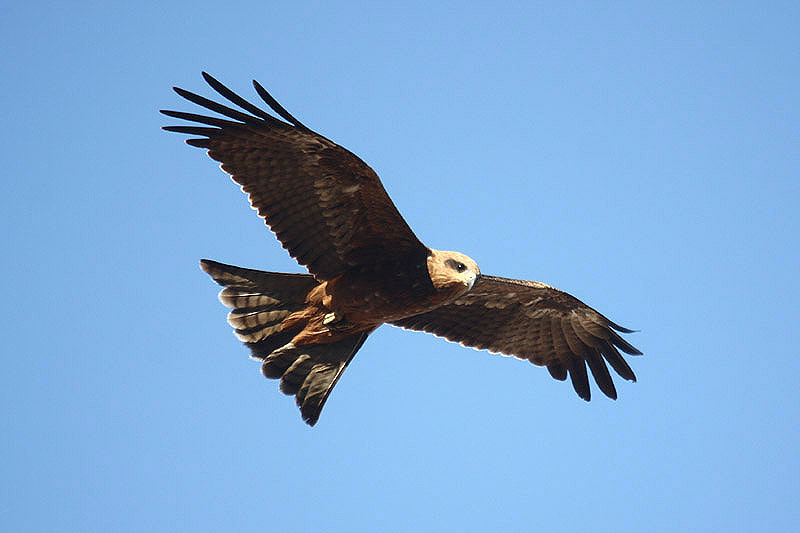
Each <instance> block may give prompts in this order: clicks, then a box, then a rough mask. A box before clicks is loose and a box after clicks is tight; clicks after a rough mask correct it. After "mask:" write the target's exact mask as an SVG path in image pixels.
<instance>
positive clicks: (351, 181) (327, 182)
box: [161, 72, 427, 280]
mask: <svg viewBox="0 0 800 533" xmlns="http://www.w3.org/2000/svg"><path fill="white" fill-rule="evenodd" d="M203 77H204V78H205V80H206V81H207V82H208V84H209V85H211V87H212V88H213V89H214V90H216V91H217V92H218V93H219V94H220V95H222V96H223V97H225V98H226V99H228V100H229V101H231V102H232V103H234V104H236V105H237V106H239V107H240V108H241V109H243V110H244V111H246V113H245V112H242V111H239V110H236V109H232V108H230V107H227V106H224V105H222V104H219V103H217V102H213V101H211V100H209V99H207V98H204V97H202V96H199V95H197V94H194V93H191V92H189V91H185V90H183V89H180V88H177V87H175V88H174V89H175V92H177V93H178V94H179V95H181V96H183V97H184V98H186V99H187V100H189V101H191V102H194V103H195V104H197V105H200V106H202V107H205V108H206V109H209V110H211V111H214V112H216V113H219V114H221V115H224V116H225V117H227V119H222V118H216V117H209V116H203V115H196V114H193V113H184V112H181V111H167V110H162V111H161V112H162V113H163V114H165V115H167V116H170V117H174V118H179V119H183V120H188V121H192V122H196V123H199V124H205V125H206V126H199V125H192V126H166V127H164V129H165V130H167V131H174V132H178V133H188V134H190V135H197V136H199V138H192V139H187V141H186V142H187V143H188V144H190V145H192V146H197V147H199V148H206V149H208V155H209V156H211V158H213V159H216V160H217V161H220V162H221V163H222V165H221V166H222V169H223V170H224V171H225V172H227V173H228V174H230V175H231V177H232V178H233V180H234V181H235V182H236V183H238V184H239V185H241V186H242V191H244V192H245V193H247V194H248V196H249V199H250V204H251V205H252V206H253V208H254V209H256V210H257V211H258V214H259V216H261V217H263V218H264V220H265V222H266V223H267V225H268V226H269V227H270V228H271V229H272V231H274V232H275V234H276V235H277V237H278V239H279V240H280V241H281V243H282V244H283V247H284V248H286V250H288V251H289V254H291V256H292V257H294V258H295V259H297V261H298V262H299V263H300V264H302V265H305V266H306V267H307V268H308V270H309V271H310V272H311V273H312V274H314V276H315V277H316V278H317V279H319V280H329V279H332V278H334V277H336V276H338V275H339V274H341V273H343V272H344V271H346V270H348V269H350V268H351V267H353V266H355V265H359V264H365V263H371V262H373V261H375V260H377V259H381V260H392V259H400V258H401V257H407V256H408V255H410V254H412V255H413V254H424V253H426V252H427V248H425V246H424V245H423V244H422V243H421V242H420V241H419V239H417V237H416V236H415V235H414V233H413V232H412V231H411V228H409V227H408V224H407V223H406V222H405V220H403V217H402V216H401V215H400V213H399V212H398V211H397V208H396V207H395V206H394V204H393V203H392V201H391V199H390V198H389V195H388V194H386V191H385V190H384V188H383V185H381V182H380V179H378V176H377V174H376V173H375V171H374V170H372V169H371V168H370V167H369V166H368V165H367V164H366V163H364V162H363V161H362V160H361V159H359V158H358V157H357V156H356V155H354V154H352V153H351V152H349V151H348V150H346V149H345V148H342V147H341V146H339V145H337V144H336V143H334V142H332V141H330V140H328V139H326V138H325V137H323V136H321V135H318V134H316V133H314V132H313V131H311V130H310V129H308V128H307V127H306V126H304V125H303V124H302V123H300V121H298V120H297V119H296V118H294V117H293V116H292V115H290V114H289V113H288V112H287V111H286V110H285V109H284V108H283V107H281V105H280V104H278V102H276V101H275V99H274V98H272V96H270V95H269V93H267V91H266V90H265V89H264V88H263V87H262V86H261V85H259V84H258V82H256V81H253V85H254V86H255V89H256V92H258V94H259V96H261V98H262V99H263V100H264V101H265V102H266V103H267V105H269V107H270V108H272V110H273V111H274V112H275V113H276V114H277V115H279V116H280V117H281V118H283V119H284V120H285V121H286V122H284V121H283V120H279V119H277V118H276V117H273V116H272V115H270V114H269V113H267V112H266V111H264V110H262V109H259V108H258V107H256V106H255V105H253V104H251V103H250V102H248V101H246V100H245V99H244V98H242V97H240V96H238V95H237V94H235V93H234V92H233V91H231V90H230V89H228V88H227V87H225V86H224V85H222V84H221V83H220V82H219V81H217V80H216V79H214V78H213V77H211V76H210V75H208V74H206V73H205V72H204V73H203ZM208 126H211V127H208Z"/></svg>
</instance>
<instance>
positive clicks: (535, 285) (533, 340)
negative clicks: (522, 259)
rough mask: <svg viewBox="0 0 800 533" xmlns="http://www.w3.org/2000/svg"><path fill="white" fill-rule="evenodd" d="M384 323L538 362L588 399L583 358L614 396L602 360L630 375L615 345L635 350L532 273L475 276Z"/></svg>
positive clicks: (575, 301) (605, 321)
mask: <svg viewBox="0 0 800 533" xmlns="http://www.w3.org/2000/svg"><path fill="white" fill-rule="evenodd" d="M392 324H394V325H395V326H399V327H401V328H405V329H412V330H418V331H425V332H427V333H433V334H434V335H436V336H439V337H444V338H445V339H447V340H450V341H453V342H458V343H460V344H462V345H464V346H471V347H473V348H477V349H486V350H489V351H490V352H495V353H501V354H504V355H510V356H514V357H517V358H520V359H527V360H529V361H531V362H532V363H533V364H535V365H539V366H546V367H547V369H548V370H549V371H550V375H551V376H552V377H553V378H555V379H557V380H560V381H563V380H565V379H566V378H567V375H569V377H570V380H571V381H572V386H573V388H574V389H575V392H577V393H578V395H579V396H580V397H581V398H583V399H584V400H587V401H588V400H589V399H591V391H590V390H589V379H588V374H587V370H586V365H587V364H588V366H589V370H590V371H591V373H592V376H593V377H594V380H595V382H596V383H597V385H598V387H599V388H600V390H601V391H602V392H603V394H605V395H606V396H608V397H609V398H613V399H616V397H617V391H616V389H615V387H614V382H613V380H612V379H611V374H610V373H609V371H608V367H607V366H606V362H608V363H609V364H610V365H611V367H612V368H613V369H614V370H615V371H616V372H617V374H619V375H620V376H622V377H623V378H625V379H627V380H630V381H636V376H635V375H634V373H633V371H632V370H631V368H630V366H628V364H627V363H626V362H625V360H624V359H623V358H622V356H621V355H620V353H619V351H618V349H619V350H622V351H623V352H625V353H627V354H630V355H641V352H640V351H639V350H637V349H636V348H634V347H633V346H631V345H630V344H629V343H628V342H626V341H625V340H623V339H622V338H621V337H620V336H619V335H618V334H617V333H616V332H615V331H614V330H619V331H623V332H625V331H629V330H626V329H625V328H622V327H621V326H618V325H617V324H615V323H613V322H611V321H610V320H608V319H607V318H606V317H604V316H603V315H601V314H600V313H598V312H597V311H595V310H594V309H592V308H591V307H589V306H588V305H586V304H584V303H583V302H581V301H580V300H578V299H577V298H575V297H574V296H571V295H569V294H567V293H565V292H562V291H559V290H557V289H554V288H553V287H550V286H549V285H546V284H544V283H540V282H538V281H526V280H517V279H508V278H500V277H495V276H481V277H480V279H479V280H478V281H477V282H476V283H475V286H474V287H473V288H472V290H471V291H470V292H468V293H467V294H465V295H464V296H462V297H460V298H458V299H456V300H455V301H454V302H452V303H449V304H446V305H443V306H441V307H438V308H436V309H434V310H433V311H429V312H427V313H422V314H420V315H416V316H412V317H408V318H404V319H402V320H397V321H395V322H392Z"/></svg>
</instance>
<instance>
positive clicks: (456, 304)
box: [161, 73, 641, 426]
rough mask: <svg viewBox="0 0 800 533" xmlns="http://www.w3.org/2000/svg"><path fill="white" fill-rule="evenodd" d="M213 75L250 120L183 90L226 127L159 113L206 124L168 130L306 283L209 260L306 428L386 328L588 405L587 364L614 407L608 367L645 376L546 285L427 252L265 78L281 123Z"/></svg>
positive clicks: (365, 178) (608, 331) (231, 318)
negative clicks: (520, 369)
mask: <svg viewBox="0 0 800 533" xmlns="http://www.w3.org/2000/svg"><path fill="white" fill-rule="evenodd" d="M203 77H204V78H205V80H206V81H207V82H208V83H209V85H211V87H212V88H213V89H214V90H216V91H217V92H218V93H219V94H220V95H222V96H223V97H224V98H226V99H227V100H229V101H230V102H232V103H233V104H235V105H237V106H239V107H240V108H241V109H243V110H244V111H246V113H245V112H242V111H239V110H236V109H232V108H230V107H227V106H225V105H222V104H219V103H217V102H214V101H211V100H208V99H207V98H204V97H202V96H199V95H197V94H194V93H191V92H189V91H185V90H183V89H179V88H177V87H175V88H174V89H175V91H176V92H177V93H178V94H179V95H180V96H182V97H184V98H186V99H187V100H190V101H191V102H194V103H195V104H198V105H200V106H202V107H204V108H206V109H209V110H211V111H214V112H216V113H219V114H220V115H223V116H225V117H227V118H225V119H222V118H215V117H209V116H204V115H196V114H192V113H184V112H180V111H163V110H162V111H161V112H162V113H164V114H165V115H168V116H170V117H174V118H179V119H184V120H188V121H192V122H195V123H199V124H204V125H205V126H197V125H192V126H167V127H165V128H164V129H165V130H168V131H174V132H178V133H188V134H190V135H196V136H199V138H192V139H188V140H187V141H186V142H187V143H188V144H190V145H192V146H196V147H199V148H205V149H207V150H208V155H209V156H211V158H213V159H215V160H217V161H220V162H221V163H222V165H221V166H222V169H223V170H224V171H225V172H227V173H228V174H230V175H231V176H232V178H233V180H234V181H235V182H236V183H238V184H239V185H241V188H242V191H244V192H245V193H247V195H248V197H249V199H250V204H251V205H252V207H253V208H254V209H256V210H257V211H258V214H259V216H261V217H262V218H263V219H264V221H265V222H266V224H267V225H268V226H269V227H270V228H271V229H272V231H273V232H275V235H276V236H277V237H278V240H280V241H281V243H283V247H284V248H286V250H288V252H289V253H290V254H291V256H292V257H294V258H295V259H297V261H298V262H299V263H300V264H301V265H304V266H305V267H306V268H308V271H309V272H310V274H284V273H276V272H263V271H260V270H250V269H245V268H239V267H235V266H231V265H224V264H222V263H217V262H215V261H209V260H202V261H201V262H200V265H201V267H202V269H203V270H204V271H206V272H207V273H208V274H209V275H211V277H213V278H214V280H215V281H216V282H217V283H219V284H220V285H222V286H224V287H225V288H224V289H223V290H222V292H221V293H220V300H221V301H222V303H223V304H225V305H226V306H228V307H230V308H231V309H232V311H231V312H230V314H229V315H228V322H229V323H230V324H231V326H233V327H234V328H235V333H236V336H237V337H238V338H239V339H240V340H242V341H243V342H244V343H245V344H246V345H247V347H248V348H250V350H251V352H252V357H254V358H255V359H258V360H259V361H262V366H261V370H262V372H263V374H264V375H265V376H266V377H268V378H280V379H281V382H280V389H281V391H283V392H284V393H286V394H290V395H295V396H296V400H297V405H298V406H299V407H300V412H301V414H302V416H303V420H305V421H306V422H307V423H308V424H310V425H312V426H313V425H314V424H315V423H316V422H317V420H318V419H319V415H320V412H321V411H322V407H323V405H324V404H325V400H326V399H327V398H328V396H329V395H330V393H331V390H332V389H333V387H334V386H335V385H336V382H337V381H338V379H339V377H340V376H341V375H342V373H343V372H344V370H345V368H346V367H347V365H348V363H349V362H350V360H351V359H352V358H353V356H354V355H355V353H356V352H357V351H358V349H359V348H360V347H361V345H362V344H363V343H364V341H365V340H366V338H367V336H368V335H369V334H370V333H371V332H373V331H375V329H376V328H377V327H378V326H380V325H381V324H384V323H389V324H393V325H395V326H400V327H402V328H407V329H413V330H420V331H427V332H429V333H433V334H434V335H437V336H440V337H444V338H446V339H448V340H450V341H454V342H459V343H461V344H462V345H465V346H472V347H474V348H478V349H487V350H489V351H490V352H499V353H502V354H505V355H513V356H515V357H518V358H521V359H527V360H529V361H531V362H532V363H533V364H535V365H540V366H546V367H547V369H548V370H549V371H550V374H551V375H552V376H553V377H554V378H555V379H557V380H561V381H563V380H565V379H566V378H567V375H569V377H570V378H571V380H572V385H573V387H574V388H575V391H576V392H577V393H578V395H579V396H580V397H581V398H583V399H584V400H587V401H588V400H589V399H590V392H589V379H588V375H587V372H586V365H587V364H588V366H589V370H591V372H592V375H593V376H594V379H595V381H596V382H597V385H598V386H599V387H600V390H601V391H603V393H604V394H605V395H606V396H608V397H610V398H616V397H617V392H616V389H615V388H614V383H613V381H612V379H611V375H610V373H609V371H608V368H607V367H606V362H608V363H609V364H610V365H611V367H612V368H613V369H614V370H615V371H616V372H617V373H618V374H619V375H620V376H622V377H623V378H625V379H627V380H630V381H636V377H635V376H634V373H633V371H632V370H631V368H630V367H629V366H628V364H627V363H626V362H625V360H624V359H623V358H622V356H621V355H620V353H619V351H618V350H617V348H619V349H620V350H622V351H623V352H625V353H627V354H631V355H639V354H641V352H640V351H639V350H637V349H636V348H634V347H633V346H632V345H630V344H629V343H628V342H627V341H625V340H624V339H623V338H622V337H620V336H619V335H618V334H617V331H618V332H622V333H631V330H628V329H625V328H623V327H621V326H619V325H617V324H615V323H614V322H612V321H610V320H609V319H607V318H606V317H604V316H603V315H601V314H600V313H598V312H597V311H595V310H594V309H592V308H591V307H589V306H587V305H586V304H584V303H583V302H581V301H580V300H578V299H577V298H574V297H573V296H570V295H569V294H567V293H565V292H561V291H559V290H556V289H554V288H553V287H550V286H549V285H545V284H544V283H540V282H538V281H522V280H516V279H506V278H500V277H495V276H487V275H482V274H481V273H480V271H479V270H478V265H477V264H476V263H475V261H473V260H472V259H470V258H469V257H467V256H465V255H463V254H460V253H457V252H443V251H439V250H433V249H431V248H428V247H427V246H425V245H424V244H422V242H420V240H419V239H417V237H416V236H415V235H414V233H413V232H412V231H411V228H409V227H408V224H406V221H405V220H403V217H402V216H401V215H400V213H399V212H398V211H397V208H396V207H395V206H394V204H393V203H392V201H391V199H390V198H389V196H388V195H387V194H386V191H385V190H384V188H383V186H382V185H381V182H380V180H379V179H378V176H377V174H376V173H375V171H373V170H372V169H371V168H370V167H369V166H367V164H366V163H364V162H363V161H361V159H359V158H358V157H357V156H355V155H354V154H352V153H351V152H349V151H348V150H346V149H345V148H342V147H341V146H339V145H337V144H336V143H334V142H332V141H330V140H329V139H326V138H325V137H323V136H321V135H319V134H317V133H314V132H313V131H311V130H310V129H309V128H307V127H306V126H304V125H303V124H302V123H301V122H300V121H299V120H297V119H296V118H294V117H293V116H292V115H291V114H289V113H288V112H287V111H286V110H285V109H284V108H283V107H282V106H281V105H280V104H278V102H277V101H275V99H274V98H273V97H272V96H270V94H269V93H268V92H267V91H266V90H265V89H264V88H263V87H262V86H261V85H260V84H259V83H258V82H256V81H253V85H254V86H255V89H256V92H257V93H258V94H259V96H261V98H262V99H263V100H264V102H266V103H267V105H269V107H270V108H271V109H272V110H273V111H274V112H275V113H276V114H277V115H278V116H280V117H281V118H282V119H283V120H279V119H278V118H276V117H274V116H272V115H270V114H269V113H267V112H266V111H264V110H262V109H260V108H258V107H256V106H255V105H253V104H251V103H250V102H248V101H246V100H244V99H243V98H242V97H240V96H238V95H237V94H235V93H233V92H232V91H231V90H230V89H228V88H227V87H225V86H224V85H222V84H221V83H220V82H219V81H217V80H216V79H214V78H213V77H211V76H209V75H208V74H206V73H203ZM615 330H616V331H615ZM604 359H605V360H604Z"/></svg>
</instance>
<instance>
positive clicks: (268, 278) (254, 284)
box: [200, 259, 373, 426]
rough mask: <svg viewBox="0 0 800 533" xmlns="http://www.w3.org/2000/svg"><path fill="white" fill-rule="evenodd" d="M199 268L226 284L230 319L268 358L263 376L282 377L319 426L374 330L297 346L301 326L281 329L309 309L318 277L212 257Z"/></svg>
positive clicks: (259, 355) (256, 354)
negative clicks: (336, 389)
mask: <svg viewBox="0 0 800 533" xmlns="http://www.w3.org/2000/svg"><path fill="white" fill-rule="evenodd" d="M200 267H201V268H202V269H203V270H204V271H205V272H206V273H208V274H209V275H210V276H211V277H212V278H214V281H216V282H217V283H219V284H220V285H222V286H223V287H225V288H224V289H223V290H222V292H220V295H219V299H220V301H221V302H222V303H223V304H224V305H226V306H227V307H230V308H231V311H230V313H229V314H228V323H230V325H231V326H232V327H233V328H234V333H235V334H236V336H237V337H238V338H239V339H240V340H241V341H242V342H244V343H245V345H246V346H247V347H248V348H250V350H251V352H252V355H251V356H252V357H253V358H254V359H258V360H260V361H263V364H262V366H261V372H262V374H264V376H265V377H267V378H271V379H277V378H280V379H281V382H280V390H281V391H282V392H283V393H285V394H288V395H294V396H295V399H296V402H297V405H298V407H300V414H301V415H302V417H303V420H305V421H306V423H308V424H309V425H311V426H313V425H314V424H316V423H317V420H319V416H320V413H321V412H322V407H323V406H324V405H325V401H326V400H327V399H328V396H330V394H331V391H332V390H333V387H334V386H335V385H336V383H337V382H338V381H339V378H340V377H341V375H342V373H343V372H344V371H345V369H346V368H347V365H348V364H349V363H350V361H351V360H352V359H353V356H354V355H355V354H356V352H357V351H358V349H359V348H361V345H363V344H364V341H365V340H366V338H367V336H368V335H369V334H370V333H371V332H372V331H373V330H368V331H362V332H359V333H355V334H353V335H351V336H349V337H345V338H344V339H342V340H339V341H338V342H332V343H326V344H310V345H302V346H295V345H294V343H292V342H291V341H292V339H293V338H294V336H295V335H296V334H297V333H299V331H300V330H299V329H297V328H294V329H290V330H282V323H283V320H284V319H285V318H286V317H288V316H289V315H290V314H292V313H294V312H297V311H300V310H302V309H304V308H305V305H306V304H305V298H306V295H307V294H308V292H309V291H310V290H311V289H313V288H314V287H315V286H316V285H317V281H316V280H315V279H314V277H313V276H310V275H308V274H283V273H277V272H263V271H260V270H251V269H248V268H240V267H235V266H232V265H225V264H223V263H217V262H216V261H209V260H207V259H203V260H202V261H200ZM298 328H302V325H300V326H298Z"/></svg>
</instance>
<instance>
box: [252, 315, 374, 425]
mask: <svg viewBox="0 0 800 533" xmlns="http://www.w3.org/2000/svg"><path fill="white" fill-rule="evenodd" d="M372 331H373V330H368V331H362V332H360V333H356V334H354V335H351V336H349V337H346V338H344V339H342V340H340V341H338V342H333V343H328V344H309V345H304V346H295V345H294V344H293V343H291V342H290V343H288V344H286V345H285V346H282V347H281V348H279V349H277V350H275V351H274V352H272V354H270V355H269V356H267V358H266V359H265V360H264V364H263V365H262V366H261V372H262V373H263V374H264V375H265V376H266V377H281V384H280V389H281V391H282V392H283V393H284V394H287V395H290V396H292V395H294V396H295V400H296V402H297V406H298V407H299V408H300V414H301V415H302V417H303V420H305V422H306V423H307V424H308V425H310V426H313V425H314V424H316V423H317V420H319V415H320V413H321V412H322V408H323V406H324V405H325V401H326V400H327V399H328V396H330V394H331V391H332V390H333V387H335V386H336V383H337V382H338V381H339V378H340V377H341V376H342V373H344V371H345V369H346V368H347V365H348V364H349V363H350V361H351V360H352V359H353V356H355V354H356V352H357V351H358V349H359V348H361V346H362V345H363V344H364V341H365V340H366V339H367V336H368V335H369V334H370V333H371V332H372Z"/></svg>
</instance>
